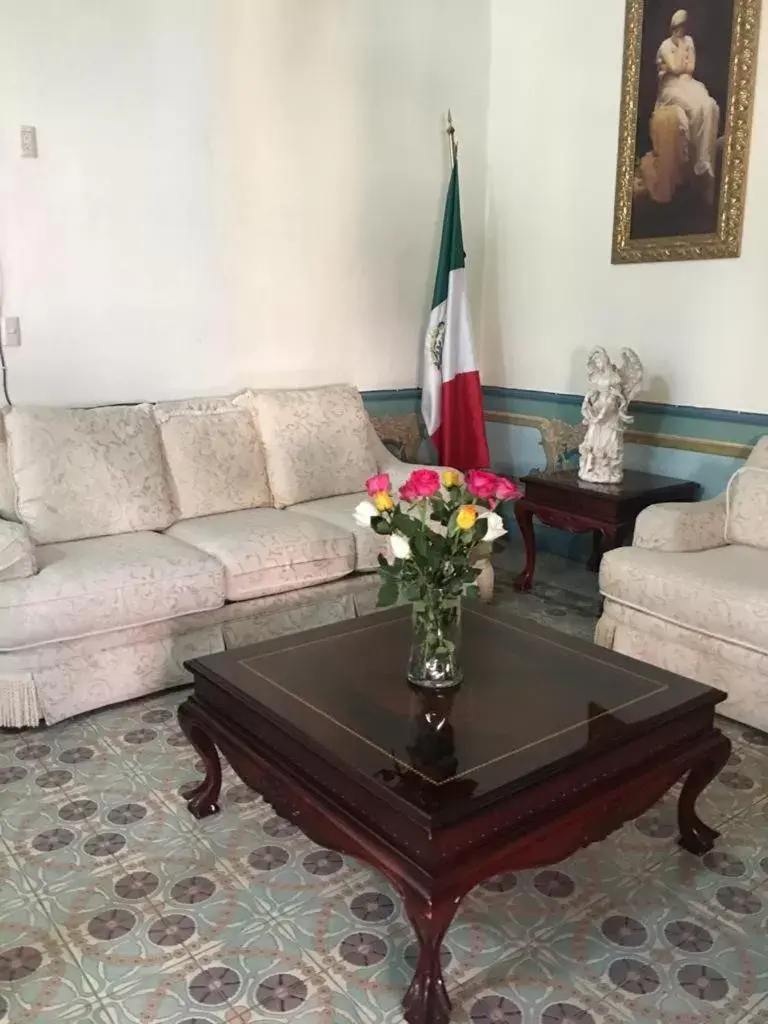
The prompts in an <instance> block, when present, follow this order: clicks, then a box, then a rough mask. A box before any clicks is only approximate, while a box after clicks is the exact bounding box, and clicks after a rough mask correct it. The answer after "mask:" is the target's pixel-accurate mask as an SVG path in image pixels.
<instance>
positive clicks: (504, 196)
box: [481, 0, 768, 412]
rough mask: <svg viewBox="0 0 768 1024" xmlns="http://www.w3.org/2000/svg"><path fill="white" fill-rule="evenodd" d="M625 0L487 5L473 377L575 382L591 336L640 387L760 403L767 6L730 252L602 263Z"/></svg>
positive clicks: (767, 164)
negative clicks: (623, 352) (741, 215)
mask: <svg viewBox="0 0 768 1024" xmlns="http://www.w3.org/2000/svg"><path fill="white" fill-rule="evenodd" d="M623 20H624V3H623V2H620V0H590V4H589V17H586V16H585V13H584V5H583V4H578V3H574V2H573V0H555V2H553V3H547V4H524V5H523V4H515V3H510V2H509V0H493V2H492V54H491V101H490V102H491V107H490V115H489V145H488V161H489V182H488V220H487V226H488V233H487V249H486V256H485V289H484V318H483V331H482V343H481V364H482V367H483V369H484V379H485V382H486V383H487V384H497V385H503V386H507V387H519V388H533V389H538V390H543V391H557V392H580V391H583V388H584V384H585V368H584V361H585V358H586V353H587V350H588V348H589V347H591V346H592V345H593V344H604V345H606V346H607V347H608V348H609V349H612V350H614V351H615V352H617V354H618V348H619V347H620V346H621V345H622V344H629V345H631V346H633V347H634V348H636V349H637V351H638V353H639V354H640V356H641V358H642V359H643V361H644V363H645V366H646V371H647V379H648V380H649V388H648V391H647V393H646V395H645V396H644V397H647V398H649V399H651V400H656V401H666V402H674V403H680V404H689V405H697V406H713V407H720V408H731V409H742V410H751V411H760V412H765V411H766V407H767V406H766V386H765V381H766V379H767V378H768V292H767V291H766V282H768V123H767V122H766V115H768V67H766V66H765V64H766V61H768V45H766V38H767V37H768V18H764V19H763V31H762V45H761V52H762V62H763V67H762V68H761V69H760V70H759V72H758V86H757V88H758V94H757V104H756V109H755V117H754V130H753V137H752V156H751V161H750V174H749V190H748V199H747V211H746V218H745V230H744V242H743V248H742V256H741V259H738V260H716V261H703V262H693V263H671V264H657V265H652V264H646V265H643V266H615V267H614V266H612V265H611V262H610V257H611V231H612V223H613V196H614V184H615V168H616V150H617V142H618V124H619V98H620V82H621V65H622V55H623V43H622V40H623V32H624V25H623Z"/></svg>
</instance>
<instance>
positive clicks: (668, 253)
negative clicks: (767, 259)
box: [612, 0, 761, 263]
mask: <svg viewBox="0 0 768 1024" xmlns="http://www.w3.org/2000/svg"><path fill="white" fill-rule="evenodd" d="M680 2H681V0H627V13H626V26H625V37H624V46H625V50H624V73H623V78H622V95H621V121H620V127H619V155H618V168H617V175H616V178H617V180H616V205H615V210H614V223H613V257H612V259H613V262H614V263H645V262H649V261H658V260H693V259H722V258H724V257H734V256H738V255H739V253H740V251H741V232H742V223H743V218H744V201H745V197H746V184H747V163H748V158H749V139H750V132H751V125H752V106H753V102H754V92H755V72H756V65H757V44H758V30H759V22H760V5H761V0H682V2H683V3H685V4H686V6H685V7H684V8H683V7H680V6H679V4H680Z"/></svg>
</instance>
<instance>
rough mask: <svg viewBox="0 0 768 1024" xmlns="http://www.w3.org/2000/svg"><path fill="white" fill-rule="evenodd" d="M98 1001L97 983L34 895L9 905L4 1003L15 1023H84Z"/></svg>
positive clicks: (3, 946) (0, 941)
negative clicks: (20, 904) (15, 905)
mask: <svg viewBox="0 0 768 1024" xmlns="http://www.w3.org/2000/svg"><path fill="white" fill-rule="evenodd" d="M95 1002H96V997H95V994H94V989H93V986H92V985H91V983H90V981H89V980H88V979H86V977H85V975H84V974H83V973H82V971H81V970H80V968H79V966H78V964H77V962H76V960H75V958H74V956H73V955H72V952H71V951H70V949H69V948H68V947H67V945H66V944H65V942H64V941H63V939H62V937H61V935H60V934H59V932H58V931H57V930H56V929H55V928H54V927H53V926H52V925H51V922H50V920H49V919H48V918H47V917H46V915H45V914H44V912H43V910H42V908H41V907H40V906H39V905H38V904H37V903H36V902H35V901H34V900H29V901H27V903H26V904H25V906H24V907H22V908H14V909H12V910H10V909H8V908H6V907H5V906H4V907H3V910H2V913H1V914H0V1007H4V1008H5V1014H6V1017H7V1019H8V1021H9V1022H10V1024H38V1022H40V1024H42V1022H44V1021H50V1022H53V1021H59V1020H60V1021H65V1022H67V1024H69V1022H72V1024H80V1022H81V1021H83V1020H84V1019H86V1017H87V1016H88V1013H89V1008H90V1006H92V1005H93V1004H94V1003H95ZM2 1019H3V1017H2V1015H0V1020H2Z"/></svg>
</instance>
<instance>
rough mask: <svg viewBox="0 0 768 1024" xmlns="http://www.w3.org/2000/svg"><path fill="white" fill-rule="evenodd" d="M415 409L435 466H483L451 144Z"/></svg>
mask: <svg viewBox="0 0 768 1024" xmlns="http://www.w3.org/2000/svg"><path fill="white" fill-rule="evenodd" d="M421 412H422V416H423V417H424V423H425V424H426V427H427V433H428V434H429V436H430V437H431V438H432V442H433V444H434V445H435V448H436V449H437V455H438V459H439V460H440V464H441V465H443V466H451V467H452V468H454V469H462V470H467V469H482V468H484V467H486V466H487V465H488V463H489V461H490V460H489V456H488V441H487V439H486V436H485V421H484V418H483V395H482V390H481V387H480V374H479V373H478V370H477V359H476V358H475V345H474V342H473V340H472V322H471V320H470V316H469V304H468V301H467V279H466V270H465V268H464V243H463V239H462V234H461V208H460V204H459V164H458V160H457V155H456V148H455V147H454V151H453V171H452V172H451V180H450V182H449V184H448V195H447V196H446V199H445V214H444V216H443V236H442V240H441V242H440V256H439V258H438V261H437V275H436V277H435V291H434V294H433V296H432V312H431V314H430V317H429V326H428V327H427V335H426V338H425V341H424V377H423V382H422V391H421Z"/></svg>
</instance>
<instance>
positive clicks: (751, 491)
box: [725, 466, 768, 550]
mask: <svg viewBox="0 0 768 1024" xmlns="http://www.w3.org/2000/svg"><path fill="white" fill-rule="evenodd" d="M727 506H728V511H727V515H726V521H725V539H726V540H727V541H728V542H729V543H730V544H750V545H752V546H753V547H756V548H764V549H767V550H768V469H764V468H763V467H762V466H744V467H743V468H742V469H740V470H739V471H738V472H737V473H734V474H733V476H732V477H731V480H730V483H729V484H728V495H727Z"/></svg>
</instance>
